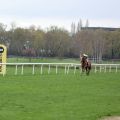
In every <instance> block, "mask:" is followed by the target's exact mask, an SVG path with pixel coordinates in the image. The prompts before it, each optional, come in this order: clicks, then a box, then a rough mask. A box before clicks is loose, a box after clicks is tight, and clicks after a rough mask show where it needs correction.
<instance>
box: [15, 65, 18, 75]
mask: <svg viewBox="0 0 120 120" xmlns="http://www.w3.org/2000/svg"><path fill="white" fill-rule="evenodd" d="M17 69H18V65H16V68H15V75H17Z"/></svg>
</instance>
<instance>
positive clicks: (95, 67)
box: [95, 65, 97, 73]
mask: <svg viewBox="0 0 120 120" xmlns="http://www.w3.org/2000/svg"><path fill="white" fill-rule="evenodd" d="M96 72H97V67H96V65H95V73H96Z"/></svg>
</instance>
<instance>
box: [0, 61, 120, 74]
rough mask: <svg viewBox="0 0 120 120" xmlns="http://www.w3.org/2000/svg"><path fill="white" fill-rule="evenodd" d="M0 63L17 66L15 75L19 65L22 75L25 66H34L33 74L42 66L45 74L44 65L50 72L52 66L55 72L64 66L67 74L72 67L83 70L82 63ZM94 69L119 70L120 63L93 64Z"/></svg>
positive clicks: (74, 71) (74, 69)
mask: <svg viewBox="0 0 120 120" xmlns="http://www.w3.org/2000/svg"><path fill="white" fill-rule="evenodd" d="M0 65H6V66H15V73H14V74H15V75H17V74H18V66H19V69H20V71H21V75H23V74H24V67H25V66H30V67H32V71H31V74H33V75H34V74H35V67H36V66H40V74H43V67H46V68H47V71H48V74H50V72H51V68H53V67H54V68H55V73H56V74H57V73H58V69H59V68H62V69H63V70H64V73H65V74H68V73H69V71H70V69H72V70H73V73H74V74H75V73H76V70H77V69H78V68H79V70H80V72H82V70H81V64H75V63H0ZM92 71H93V72H94V73H96V72H112V71H113V72H119V71H120V64H92Z"/></svg>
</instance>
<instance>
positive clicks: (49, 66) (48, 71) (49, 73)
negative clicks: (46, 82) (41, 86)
mask: <svg viewBox="0 0 120 120" xmlns="http://www.w3.org/2000/svg"><path fill="white" fill-rule="evenodd" d="M48 74H50V65H49V68H48Z"/></svg>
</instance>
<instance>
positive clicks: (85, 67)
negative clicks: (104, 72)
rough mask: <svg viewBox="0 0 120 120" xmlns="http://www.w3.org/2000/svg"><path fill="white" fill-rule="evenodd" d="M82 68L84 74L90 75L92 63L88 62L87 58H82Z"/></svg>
mask: <svg viewBox="0 0 120 120" xmlns="http://www.w3.org/2000/svg"><path fill="white" fill-rule="evenodd" d="M81 67H82V72H84V71H85V72H86V75H89V73H90V70H91V62H90V61H89V60H87V59H86V58H85V57H82V60H81Z"/></svg>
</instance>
